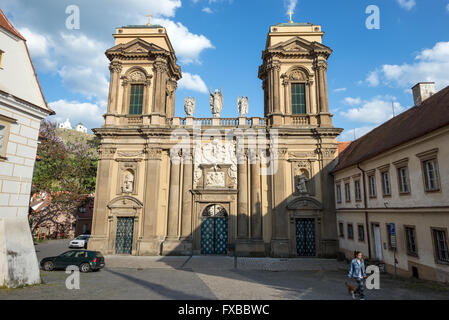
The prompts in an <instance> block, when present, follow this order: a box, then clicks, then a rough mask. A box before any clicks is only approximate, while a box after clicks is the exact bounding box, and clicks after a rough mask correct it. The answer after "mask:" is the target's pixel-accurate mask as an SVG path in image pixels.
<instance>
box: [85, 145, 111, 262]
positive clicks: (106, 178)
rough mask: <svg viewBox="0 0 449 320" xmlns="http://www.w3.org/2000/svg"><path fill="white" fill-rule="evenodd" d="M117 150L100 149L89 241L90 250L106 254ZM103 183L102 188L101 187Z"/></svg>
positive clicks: (107, 250) (107, 251)
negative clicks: (113, 170)
mask: <svg viewBox="0 0 449 320" xmlns="http://www.w3.org/2000/svg"><path fill="white" fill-rule="evenodd" d="M115 152H116V149H115V148H107V147H101V148H100V160H99V162H98V171H97V188H96V193H95V207H94V215H93V219H92V239H91V240H90V241H89V248H90V249H92V250H98V251H101V252H105V253H110V252H109V250H110V249H112V248H108V245H107V244H108V235H107V223H108V215H109V209H108V207H107V206H108V204H109V201H110V200H111V199H110V193H111V181H110V172H111V171H112V164H113V161H114V160H113V159H114V155H115ZM99 183H101V186H100V185H99Z"/></svg>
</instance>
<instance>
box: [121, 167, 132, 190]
mask: <svg viewBox="0 0 449 320" xmlns="http://www.w3.org/2000/svg"><path fill="white" fill-rule="evenodd" d="M133 191H134V175H133V173H132V172H131V171H126V172H125V178H124V180H123V186H122V192H123V193H133Z"/></svg>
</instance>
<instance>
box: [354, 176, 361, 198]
mask: <svg viewBox="0 0 449 320" xmlns="http://www.w3.org/2000/svg"><path fill="white" fill-rule="evenodd" d="M354 192H355V200H356V201H361V200H362V189H361V187H360V180H355V181H354Z"/></svg>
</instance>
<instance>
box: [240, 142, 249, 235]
mask: <svg viewBox="0 0 449 320" xmlns="http://www.w3.org/2000/svg"><path fill="white" fill-rule="evenodd" d="M247 160H248V159H247V153H246V150H245V151H242V152H238V154H237V176H238V199H237V237H238V238H239V239H248V236H249V234H248V231H249V230H248V227H249V217H248V163H247Z"/></svg>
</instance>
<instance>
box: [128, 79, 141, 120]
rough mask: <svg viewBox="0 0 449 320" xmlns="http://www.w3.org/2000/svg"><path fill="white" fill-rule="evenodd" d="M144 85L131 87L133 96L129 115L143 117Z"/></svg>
mask: <svg viewBox="0 0 449 320" xmlns="http://www.w3.org/2000/svg"><path fill="white" fill-rule="evenodd" d="M143 87H144V86H143V85H142V84H133V85H131V96H130V101H129V114H131V115H141V114H142V106H143Z"/></svg>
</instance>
